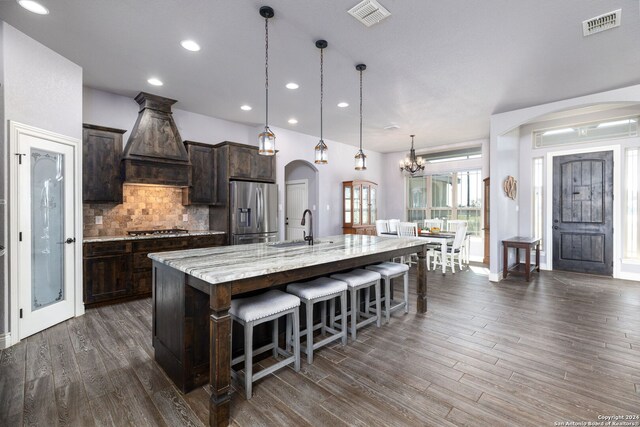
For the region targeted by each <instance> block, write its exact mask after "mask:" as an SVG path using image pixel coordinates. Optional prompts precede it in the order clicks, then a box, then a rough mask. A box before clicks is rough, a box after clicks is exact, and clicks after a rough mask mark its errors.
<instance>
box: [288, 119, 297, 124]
mask: <svg viewBox="0 0 640 427" xmlns="http://www.w3.org/2000/svg"><path fill="white" fill-rule="evenodd" d="M296 123H298V121H297V120H296V119H294V118H291V119H289V124H290V125H295V124H296Z"/></svg>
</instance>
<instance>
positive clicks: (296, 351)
mask: <svg viewBox="0 0 640 427" xmlns="http://www.w3.org/2000/svg"><path fill="white" fill-rule="evenodd" d="M291 317H292V318H293V356H294V362H293V369H294V370H295V371H296V372H300V317H299V314H298V310H294V311H293V313H292V314H291Z"/></svg>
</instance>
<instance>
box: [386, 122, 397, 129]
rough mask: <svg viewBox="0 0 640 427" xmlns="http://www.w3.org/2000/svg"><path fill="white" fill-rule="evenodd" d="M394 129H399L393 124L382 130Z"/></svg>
mask: <svg viewBox="0 0 640 427" xmlns="http://www.w3.org/2000/svg"><path fill="white" fill-rule="evenodd" d="M395 129H400V126H398V125H397V124H395V123H392V124H390V125H389V126H385V127H384V130H395Z"/></svg>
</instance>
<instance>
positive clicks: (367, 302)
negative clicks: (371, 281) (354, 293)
mask: <svg viewBox="0 0 640 427" xmlns="http://www.w3.org/2000/svg"><path fill="white" fill-rule="evenodd" d="M369 291H370V288H366V289H365V290H364V299H365V304H364V312H365V313H367V314H369V305H370V304H371V293H370V292H369Z"/></svg>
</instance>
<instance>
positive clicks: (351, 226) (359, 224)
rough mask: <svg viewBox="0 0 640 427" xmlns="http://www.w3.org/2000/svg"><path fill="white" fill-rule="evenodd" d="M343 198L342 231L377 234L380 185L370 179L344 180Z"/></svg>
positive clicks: (346, 232)
mask: <svg viewBox="0 0 640 427" xmlns="http://www.w3.org/2000/svg"><path fill="white" fill-rule="evenodd" d="M342 199H343V202H342V232H343V233H344V234H366V235H370V236H375V235H376V220H377V219H378V185H377V184H376V183H374V182H370V181H344V182H343V183H342Z"/></svg>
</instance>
